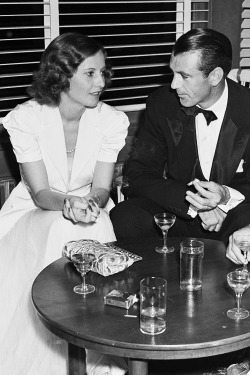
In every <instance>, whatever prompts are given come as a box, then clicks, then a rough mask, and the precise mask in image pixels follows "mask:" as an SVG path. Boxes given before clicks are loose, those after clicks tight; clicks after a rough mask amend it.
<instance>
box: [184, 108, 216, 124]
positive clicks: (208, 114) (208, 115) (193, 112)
mask: <svg viewBox="0 0 250 375" xmlns="http://www.w3.org/2000/svg"><path fill="white" fill-rule="evenodd" d="M182 109H183V111H184V112H185V113H186V115H188V116H194V117H196V116H197V115H198V114H199V113H203V115H204V117H205V119H206V120H207V125H209V124H210V122H211V121H214V120H217V116H216V115H215V114H214V112H213V111H207V110H206V109H202V108H199V107H196V106H195V105H194V106H193V107H182Z"/></svg>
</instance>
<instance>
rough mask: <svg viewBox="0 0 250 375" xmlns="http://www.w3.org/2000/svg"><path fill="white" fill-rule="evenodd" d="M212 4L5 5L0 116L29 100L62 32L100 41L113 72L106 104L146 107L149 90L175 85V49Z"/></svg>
mask: <svg viewBox="0 0 250 375" xmlns="http://www.w3.org/2000/svg"><path fill="white" fill-rule="evenodd" d="M208 5H209V0H206V1H200V0H197V1H193V0H151V1H149V0H138V1H135V0H126V1H120V0H119V1H115V0H111V1H105V0H101V1H80V0H78V1H66V0H44V1H41V0H40V1H38V0H37V1H31V0H26V1H14V0H10V1H1V2H0V118H1V117H2V116H4V115H5V114H6V113H7V112H8V111H9V110H11V109H12V108H14V107H15V106H16V105H17V104H19V103H22V102H23V101H25V100H27V99H28V96H27V94H26V89H27V87H28V86H29V85H30V82H31V78H32V72H33V71H34V70H35V69H37V67H38V64H39V61H40V57H41V54H42V52H43V51H44V48H46V46H47V45H48V44H49V43H50V41H51V40H52V39H53V38H54V37H55V36H57V35H59V33H65V32H69V31H78V32H81V33H83V34H86V35H89V36H92V37H94V38H96V39H98V40H99V41H100V42H101V43H102V44H103V45H104V46H105V47H106V49H107V51H108V55H109V57H110V59H111V62H112V65H113V68H114V73H115V74H114V78H113V83H112V86H111V87H110V88H109V89H108V90H107V92H106V93H105V94H104V96H103V98H102V99H103V100H104V101H106V102H108V103H109V104H112V105H116V106H125V105H126V106H129V108H130V107H131V106H134V105H138V106H143V105H144V103H145V100H146V97H147V95H148V94H149V92H151V91H152V90H154V89H155V88H157V87H158V86H161V85H163V84H167V83H169V82H170V81H171V72H170V71H169V69H168V63H169V57H170V53H171V49H172V46H173V44H174V42H175V40H176V38H178V37H179V36H180V35H181V34H183V33H184V32H186V31H188V30H189V29H190V28H192V27H206V26H207V24H208V9H209V7H208Z"/></svg>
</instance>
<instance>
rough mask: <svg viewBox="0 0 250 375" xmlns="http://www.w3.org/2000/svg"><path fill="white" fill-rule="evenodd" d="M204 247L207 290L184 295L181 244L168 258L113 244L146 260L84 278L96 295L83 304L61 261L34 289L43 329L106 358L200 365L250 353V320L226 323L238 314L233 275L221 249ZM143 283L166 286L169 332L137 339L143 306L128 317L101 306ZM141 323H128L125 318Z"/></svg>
mask: <svg viewBox="0 0 250 375" xmlns="http://www.w3.org/2000/svg"><path fill="white" fill-rule="evenodd" d="M203 241H204V244H205V251H204V253H205V254H204V264H203V286H202V290H200V291H196V292H185V291H182V290H180V287H179V247H180V246H179V244H180V242H181V239H177V238H173V239H171V238H169V243H170V244H172V245H174V246H175V251H174V252H173V253H170V254H159V253H156V252H155V250H154V248H155V246H156V245H159V244H160V243H161V242H160V241H157V240H155V239H154V240H153V239H148V238H145V239H140V240H131V241H126V242H116V243H114V244H115V245H117V246H120V247H121V248H123V249H126V250H128V251H130V252H133V253H136V254H138V255H141V256H142V257H143V259H142V260H141V261H137V262H135V263H133V264H132V265H131V266H130V267H129V268H127V269H126V270H124V271H122V272H120V273H117V274H114V275H112V276H108V277H104V276H101V275H99V274H97V273H94V272H89V273H88V274H87V282H89V283H91V284H93V285H95V287H96V290H95V292H94V293H91V294H88V295H86V296H82V295H79V294H75V293H74V292H73V287H74V286H75V285H77V284H79V283H80V274H79V273H78V272H77V271H76V269H75V267H74V265H73V264H72V262H70V261H69V260H67V259H66V258H61V259H59V260H57V261H56V262H54V263H52V264H51V265H49V266H48V267H47V268H45V269H44V270H43V271H42V272H41V273H40V274H39V275H38V276H37V278H36V280H35V281H34V284H33V287H32V298H33V303H34V306H35V308H36V310H37V312H38V316H39V318H40V319H41V320H42V322H43V323H44V325H45V326H46V327H47V328H48V329H49V330H51V331H52V332H54V333H55V334H56V335H58V336H59V337H61V338H64V339H65V340H67V341H68V342H70V343H71V344H75V345H77V346H81V347H85V348H89V349H95V350H99V351H101V352H103V353H106V354H113V355H122V356H126V357H133V358H140V359H144V358H145V359H184V358H199V357H206V356H213V355H217V354H223V353H227V352H231V351H236V350H239V349H242V348H245V347H248V346H249V345H250V318H247V319H243V320H240V321H235V320H231V319H229V318H228V317H227V314H226V313H227V310H228V309H229V308H232V307H235V294H234V292H233V290H232V289H231V288H230V287H229V286H228V285H227V281H226V275H227V273H228V272H230V271H232V270H234V269H235V268H236V266H235V264H233V263H232V262H231V261H229V260H228V259H227V258H226V257H225V252H226V249H225V246H224V244H223V243H222V242H219V241H213V240H203ZM145 276H159V277H163V278H165V279H166V280H167V282H168V284H167V318H166V319H167V327H166V331H165V332H164V333H162V334H160V335H156V336H150V335H145V334H143V333H141V332H140V328H139V303H136V304H135V305H133V306H132V307H131V308H130V309H129V310H126V309H123V308H119V307H113V306H108V305H104V302H103V297H104V295H106V294H107V293H108V292H110V291H111V290H113V289H118V290H123V291H131V292H138V290H139V282H140V280H141V279H142V278H144V277H145ZM249 297H250V290H247V291H246V292H245V293H244V294H243V298H242V307H244V308H247V309H250V298H249ZM128 314H129V315H136V318H134V317H126V316H125V315H128Z"/></svg>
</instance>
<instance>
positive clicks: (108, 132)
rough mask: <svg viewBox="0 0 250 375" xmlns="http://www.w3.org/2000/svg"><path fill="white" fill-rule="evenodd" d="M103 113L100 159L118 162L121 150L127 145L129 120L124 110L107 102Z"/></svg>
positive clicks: (103, 107) (103, 106)
mask: <svg viewBox="0 0 250 375" xmlns="http://www.w3.org/2000/svg"><path fill="white" fill-rule="evenodd" d="M102 115H103V119H102V121H101V122H102V127H103V133H104V140H103V143H102V147H101V150H100V152H99V155H98V160H99V161H104V162H109V163H111V162H116V160H117V156H118V153H119V151H120V150H121V149H122V148H123V146H124V145H125V139H126V137H127V134H128V126H129V120H128V117H127V115H126V114H125V113H124V112H122V111H118V110H117V109H115V108H113V107H111V106H108V105H106V104H103V105H102Z"/></svg>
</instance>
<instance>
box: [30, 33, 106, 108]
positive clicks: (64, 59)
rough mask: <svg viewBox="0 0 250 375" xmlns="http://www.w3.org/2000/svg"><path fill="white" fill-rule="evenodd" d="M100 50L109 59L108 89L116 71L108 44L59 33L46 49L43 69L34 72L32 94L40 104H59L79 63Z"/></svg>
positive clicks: (79, 35)
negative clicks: (110, 60) (106, 48)
mask: <svg viewBox="0 0 250 375" xmlns="http://www.w3.org/2000/svg"><path fill="white" fill-rule="evenodd" d="M97 52H102V53H103V55H104V58H105V65H106V69H105V72H104V78H105V88H106V87H107V86H109V85H110V83H111V78H112V75H113V73H112V69H111V64H110V62H109V61H108V59H107V53H106V51H105V49H104V47H103V46H102V45H101V44H100V43H99V42H97V41H96V40H94V39H92V38H90V37H88V36H85V35H82V34H80V33H73V32H72V33H65V34H62V35H60V36H58V37H57V38H55V39H54V40H53V41H52V42H51V43H50V44H49V46H48V47H47V48H46V50H45V51H44V53H43V55H42V58H41V62H40V66H39V69H38V70H37V71H35V72H34V73H33V82H32V84H31V86H30V87H29V88H28V89H27V92H28V94H29V95H30V96H31V97H32V98H34V99H35V100H36V101H37V102H38V103H39V104H47V105H50V106H56V105H59V103H60V97H61V93H62V92H63V91H67V90H68V89H69V87H70V79H71V78H72V76H73V75H74V73H75V72H76V70H77V68H78V66H79V65H80V64H81V63H82V62H83V61H84V60H85V59H87V58H88V57H90V56H93V55H95V54H96V53H97ZM105 88H104V89H105Z"/></svg>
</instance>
